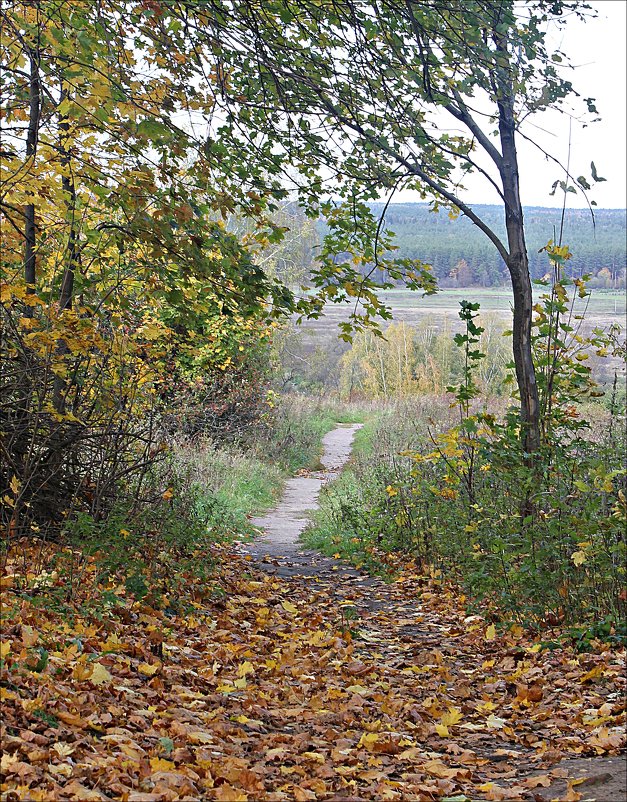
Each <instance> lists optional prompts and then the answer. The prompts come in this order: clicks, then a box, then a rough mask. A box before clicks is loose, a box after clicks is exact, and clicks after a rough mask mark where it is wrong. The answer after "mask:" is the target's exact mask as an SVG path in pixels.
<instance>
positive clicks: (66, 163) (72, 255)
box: [52, 79, 77, 415]
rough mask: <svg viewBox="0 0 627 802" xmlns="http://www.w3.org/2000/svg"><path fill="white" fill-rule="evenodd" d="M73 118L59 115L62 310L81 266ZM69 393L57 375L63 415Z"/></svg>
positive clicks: (56, 397)
mask: <svg viewBox="0 0 627 802" xmlns="http://www.w3.org/2000/svg"><path fill="white" fill-rule="evenodd" d="M67 97H68V92H67V89H66V88H65V85H64V82H63V79H62V80H61V95H60V103H62V102H63V101H64V100H65V99H66V98H67ZM69 127H70V126H69V121H68V118H67V116H65V115H61V116H60V117H59V152H60V154H61V165H62V166H63V175H62V178H61V185H62V187H63V194H64V196H65V207H66V219H67V222H68V225H69V231H68V245H67V257H66V266H65V270H64V271H63V280H62V282H61V292H60V294H59V312H60V314H63V312H64V311H65V310H66V309H71V308H72V301H73V298H74V277H75V274H76V266H77V251H76V225H75V214H76V189H75V187H74V179H73V177H72V174H71V167H72V165H71V154H70V150H69ZM67 353H68V347H67V343H66V342H65V340H63V339H60V340H59V342H58V344H57V349H56V355H57V356H64V355H65V354H67ZM66 394H67V385H66V382H65V379H63V378H62V377H60V376H57V377H56V378H55V380H54V389H53V398H52V403H53V406H54V408H55V410H56V411H57V412H58V413H59V414H60V415H63V414H64V413H65V396H66Z"/></svg>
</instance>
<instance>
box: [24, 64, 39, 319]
mask: <svg viewBox="0 0 627 802" xmlns="http://www.w3.org/2000/svg"><path fill="white" fill-rule="evenodd" d="M38 56H39V54H38V53H35V52H31V53H30V83H29V111H28V131H27V134H26V161H31V160H33V161H34V159H35V153H36V152H37V140H38V137H39V120H40V117H41V87H40V83H39V64H38ZM24 218H25V220H24V234H25V240H26V241H25V244H24V280H25V282H26V292H27V293H28V294H29V295H32V294H33V293H34V292H35V281H36V278H37V276H36V258H35V248H36V245H37V241H36V227H35V204H34V203H29V204H27V206H26V208H25V210H24ZM24 314H25V315H26V317H32V316H33V307H32V306H30V305H27V306H26V309H25V310H24Z"/></svg>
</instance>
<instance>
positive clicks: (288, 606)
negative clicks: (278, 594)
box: [281, 601, 298, 613]
mask: <svg viewBox="0 0 627 802" xmlns="http://www.w3.org/2000/svg"><path fill="white" fill-rule="evenodd" d="M281 607H282V608H283V609H284V610H285V611H286V612H288V613H297V612H298V607H296V605H294V604H292V602H288V601H284V602H281Z"/></svg>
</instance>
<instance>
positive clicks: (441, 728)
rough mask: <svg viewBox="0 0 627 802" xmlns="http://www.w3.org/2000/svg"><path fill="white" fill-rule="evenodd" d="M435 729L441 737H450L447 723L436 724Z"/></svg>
mask: <svg viewBox="0 0 627 802" xmlns="http://www.w3.org/2000/svg"><path fill="white" fill-rule="evenodd" d="M435 731H436V732H437V734H438V735H439V736H440V738H448V735H449V732H448V727H447V726H446V725H445V724H436V725H435Z"/></svg>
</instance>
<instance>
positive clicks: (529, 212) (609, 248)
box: [372, 203, 626, 287]
mask: <svg viewBox="0 0 627 802" xmlns="http://www.w3.org/2000/svg"><path fill="white" fill-rule="evenodd" d="M372 208H373V211H374V213H375V214H380V213H381V211H382V210H383V204H381V203H377V204H373V205H372ZM474 208H475V209H476V210H477V212H478V213H479V214H480V215H481V217H482V218H483V219H484V220H485V221H486V222H487V223H488V224H489V225H490V226H491V227H493V228H494V229H495V230H496V231H499V232H501V233H502V234H503V235H504V229H505V226H504V221H503V210H502V208H501V207H500V206H487V205H478V206H475V207H474ZM525 213H526V226H527V244H528V250H529V258H530V263H531V270H532V275H533V276H534V278H539V277H541V276H543V275H544V274H545V273H546V272H547V259H546V256H545V254H544V253H539V252H538V251H539V250H540V249H541V248H542V247H543V246H544V245H546V243H547V242H548V240H549V239H552V238H555V232H556V231H559V225H560V215H561V211H560V210H559V209H550V208H543V207H539V206H531V207H528V208H527V209H526V210H525ZM594 217H595V220H594V224H593V220H592V217H591V215H590V212H589V211H587V210H585V209H570V210H567V211H566V218H565V228H564V242H566V243H568V245H569V246H570V249H571V251H572V252H573V254H574V255H573V259H572V261H571V268H572V270H573V274H574V275H580V274H581V273H586V272H588V273H592V274H593V275H594V276H596V275H597V274H598V273H599V271H602V270H603V269H604V268H607V270H608V271H609V272H608V273H602V275H601V276H600V277H599V278H597V279H595V283H597V285H598V286H612V287H621V286H622V287H624V286H625V257H626V242H625V210H623V209H597V210H595V212H594ZM386 223H387V225H388V227H389V228H390V229H391V230H392V231H394V233H395V234H396V244H397V245H398V247H399V250H398V253H399V255H400V256H404V257H411V258H416V259H421V260H422V261H424V262H428V263H429V264H431V265H433V268H434V270H435V273H436V275H437V277H438V278H439V279H440V283H441V285H442V286H469V285H479V286H484V287H489V286H497V285H499V284H502V283H504V282H506V281H507V275H506V268H505V265H504V263H503V261H502V259H501V258H500V256H499V255H498V253H497V252H496V250H495V248H494V246H493V245H492V244H491V243H490V242H489V241H488V240H487V239H486V237H485V236H484V235H483V234H482V232H481V231H479V229H477V228H476V227H475V226H474V225H473V224H472V223H471V221H470V220H469V219H468V218H466V217H463V216H461V217H459V218H458V219H457V220H451V219H450V218H449V216H448V214H447V213H446V212H445V211H442V212H439V213H433V212H431V211H430V207H429V205H428V204H426V203H395V204H391V205H390V206H389V207H388V210H387V213H386ZM461 260H464V261H465V262H466V264H467V268H465V267H462V269H461V271H459V273H458V274H457V276H456V277H451V276H450V274H451V271H453V270H454V269H455V268H456V267H458V265H459V263H460V261H461Z"/></svg>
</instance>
